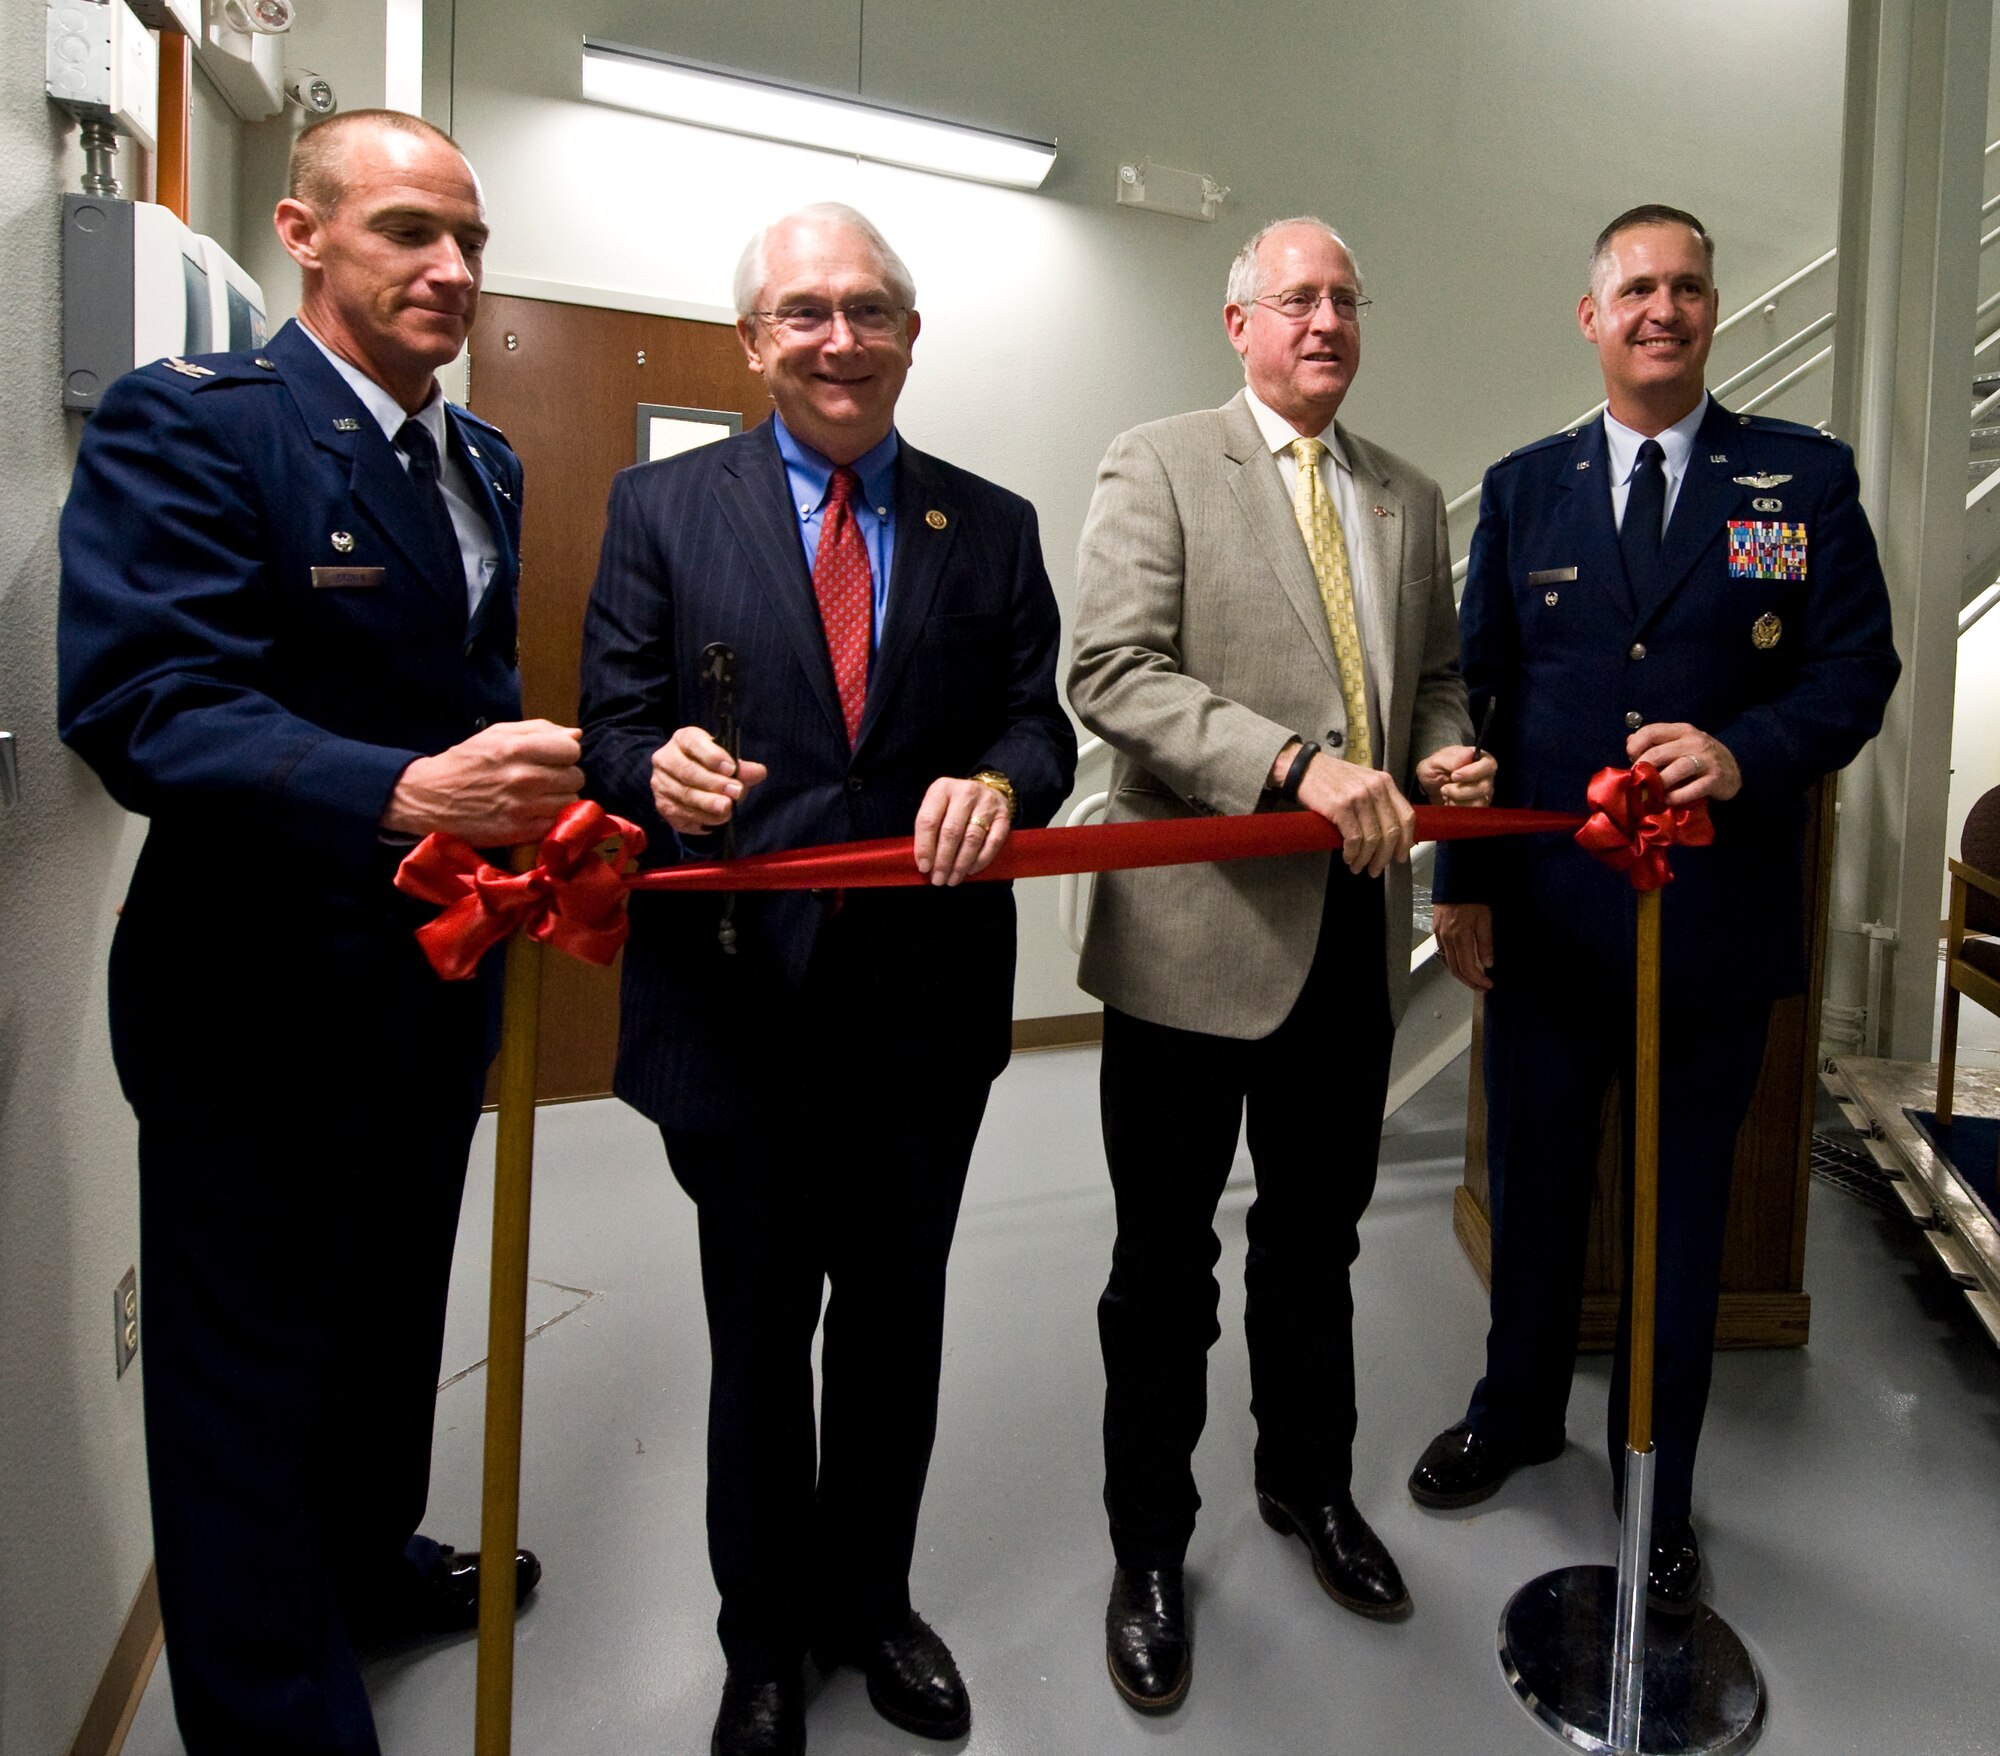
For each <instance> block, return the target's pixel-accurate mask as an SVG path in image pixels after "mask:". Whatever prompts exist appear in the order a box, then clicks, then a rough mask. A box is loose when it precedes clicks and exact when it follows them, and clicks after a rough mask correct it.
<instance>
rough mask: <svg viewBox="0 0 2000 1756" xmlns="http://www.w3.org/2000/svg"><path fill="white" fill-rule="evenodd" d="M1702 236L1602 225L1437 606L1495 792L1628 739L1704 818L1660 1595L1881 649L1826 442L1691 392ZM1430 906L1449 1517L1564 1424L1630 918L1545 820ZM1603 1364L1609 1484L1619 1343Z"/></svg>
mask: <svg viewBox="0 0 2000 1756" xmlns="http://www.w3.org/2000/svg"><path fill="white" fill-rule="evenodd" d="M1713 257H1714V246H1713V244H1712V242H1711V241H1710V239H1709V238H1708V236H1707V234H1706V233H1705V232H1704V231H1703V230H1702V227H1701V224H1700V222H1699V221H1698V220H1695V219H1694V218H1693V217H1692V216H1691V215H1688V214H1685V213H1682V212H1680V211H1679V210H1677V209H1673V208H1663V207H1643V208H1635V209H1633V210H1632V211H1631V212H1629V213H1626V214H1623V215H1621V216H1620V217H1619V218H1618V219H1616V220H1614V221H1613V222H1612V223H1611V224H1610V225H1609V226H1608V227H1606V229H1605V231H1604V233H1603V234H1602V235H1601V236H1600V237H1599V239H1598V241H1597V246H1596V249H1595V252H1594V253H1593V255H1592V258H1591V277H1590V291H1589V292H1588V293H1587V294H1586V295H1585V296H1584V297H1583V299H1582V300H1581V302H1580V303H1579V305H1578V320H1579V322H1580V323H1581V325H1582V329H1583V333H1584V335H1585V336H1586V338H1588V339H1589V340H1590V341H1591V342H1592V343H1593V344H1594V345H1595V346H1596V348H1597V353H1598V359H1599V362H1600V364H1601V366H1602V369H1603V374H1604V386H1605V392H1606V395H1607V397H1608V399H1609V401H1608V413H1607V414H1606V416H1605V418H1604V419H1603V420H1601V421H1598V420H1593V421H1591V422H1589V423H1587V424H1586V425H1584V426H1583V427H1580V428H1578V429H1576V430H1574V431H1572V432H1568V433H1562V434H1557V435H1555V436H1554V437H1552V438H1548V439H1544V440H1542V441H1540V442H1538V443H1537V444H1534V445H1530V446H1526V447H1524V448H1523V449H1521V450H1520V451H1517V452H1514V453H1513V454H1511V455H1510V456H1508V457H1507V458H1505V459H1503V460H1502V461H1501V462H1500V463H1498V464H1496V465H1494V466H1493V468H1492V469H1491V470H1489V471H1488V472H1487V476H1486V483H1485V488H1484V493H1483V497H1482V500H1481V505H1480V514H1479V527H1478V530H1477V532H1476V534H1475V535H1474V537H1473V540H1472V551H1471V560H1470V567H1469V571H1468V573H1467V576H1466V587H1465V597H1464V601H1463V604H1462V606H1461V620H1462V625H1463V632H1464V657H1465V674H1466V684H1467V687H1468V689H1469V690H1470V692H1471V696H1472V701H1473V710H1474V713H1475V715H1477V714H1478V713H1479V712H1480V711H1481V710H1482V704H1483V703H1484V702H1486V701H1489V700H1490V701H1493V702H1494V703H1496V704H1497V705H1496V708H1495V712H1494V717H1493V729H1492V747H1493V751H1494V754H1495V755H1496V756H1497V757H1498V758H1499V763H1500V779H1499V788H1498V794H1497V797H1496V801H1495V802H1496V803H1497V804H1500V805H1512V806H1532V807H1539V808H1545V809H1555V810H1571V811H1573V810H1576V809H1578V808H1579V807H1581V805H1582V803H1583V799H1584V791H1585V788H1586V786H1587V784H1588V782H1589V780H1590V777H1591V775H1592V774H1593V773H1594V772H1595V771H1596V770H1598V769H1599V768H1603V767H1623V766H1625V765H1627V764H1629V763H1631V762H1635V761H1638V760H1641V759H1643V760H1645V761H1646V762H1649V763H1651V764H1653V765H1654V766H1655V767H1657V768H1658V769H1659V770H1660V772H1661V775H1662V777H1663V779H1664V781H1665V783H1666V786H1667V788H1668V789H1669V791H1668V797H1669V799H1670V800H1671V801H1672V802H1673V803H1675V804H1687V803H1691V802H1693V801H1694V800H1697V799H1705V800H1707V801H1708V804H1709V807H1710V810H1711V811H1712V813H1713V817H1714V822H1715V842H1714V845H1713V846H1711V847H1707V848H1676V849H1675V850H1674V855H1673V868H1674V881H1673V882H1672V883H1671V884H1670V885H1669V886H1668V887H1667V889H1666V891H1665V892H1664V896H1663V929H1664V937H1665V942H1664V953H1663V964H1664V972H1665V974H1664V1019H1663V1026H1662V1041H1663V1046H1662V1063H1661V1072H1660V1078H1661V1089H1662V1109H1661V1134H1660V1222H1659V1303H1658V1329H1657V1367H1656V1380H1655V1383H1656V1400H1655V1405H1654V1406H1655V1413H1654V1421H1653V1427H1654V1439H1655V1446H1656V1450H1657V1455H1658V1462H1657V1465H1656V1477H1655V1481H1656V1488H1655V1500H1654V1525H1653V1553H1652V1557H1651V1561H1652V1567H1651V1573H1652V1577H1651V1592H1650V1595H1651V1598H1652V1601H1653V1603H1654V1604H1655V1606H1656V1607H1657V1608H1660V1609H1663V1610H1667V1611H1669V1612H1671V1611H1676V1610H1682V1611H1684V1610H1687V1609H1691V1608H1692V1606H1693V1604H1694V1602H1695V1598H1696V1594H1697V1592H1698V1590H1699V1586H1700V1580H1701V1559H1700V1550H1699V1547H1698V1545H1697V1543H1696V1540H1695V1534H1694V1529H1693V1526H1692V1524H1691V1523H1690V1522H1689V1509H1690V1503H1691V1495H1692V1489H1693V1478H1694V1457H1695V1444H1696V1440H1697V1438H1698V1437H1699V1434H1700V1431H1701V1421H1702V1411H1703V1408H1704V1406H1705V1404H1706V1401H1707V1396H1708V1382H1709V1363H1710V1356H1711V1352H1712V1348H1713V1342H1714V1335H1715V1312H1716V1304H1717V1297H1718V1287H1719V1281H1720V1275H1721V1265H1722V1246H1723V1231H1724V1226H1725V1222H1726V1220H1727V1217H1728V1209H1729V1187H1730V1168H1731V1159H1732V1156H1733V1152H1734V1144H1735V1139H1736V1133H1737V1129H1738V1127H1739V1126H1740V1124H1741V1122H1742V1120H1743V1117H1744V1114H1745V1112H1746V1111H1747V1109H1748V1107H1749V1103H1750V1098H1751V1095H1752V1092H1753V1090H1754V1088H1755V1086H1756V1083H1757V1075H1758V1070H1759V1067H1760V1065H1761V1062H1762V1058H1763V1049H1764V1036H1765V1027H1766V1024H1767V1021H1768V1018H1769V1013H1770V1006H1771V1002H1772V1000H1773V999H1775V998H1777V997H1778V996H1780V995H1784V994H1791V993H1796V992H1798V990H1799V989H1800V987H1801V986H1802V985H1803V982H1804V976H1805V922H1804V921H1803V919H1802V907H1801V892H1802V880H1801V858H1802V853H1803V846H1802V832H1803V828H1804V824H1805V820H1806V810H1807V795H1808V791H1809V789H1810V788H1811V787H1812V786H1813V784H1814V783H1815V782H1816V781H1818V780H1819V779H1820V777H1821V776H1823V775H1825V774H1828V773H1830V772H1831V771H1833V770H1835V769H1838V768H1841V767H1843V766H1845V765H1846V764H1847V763H1848V762H1850V761H1851V760H1852V759H1853V758H1854V756H1855V754H1856V752H1857V751H1859V750H1860V748H1861V746H1862V745H1863V744H1864V743H1866V742H1867V740H1868V739H1869V738H1871V737H1873V736H1874V734H1875V732H1876V730H1877V729H1878V727H1879V726H1880V724H1881V720H1882V709H1883V705H1884V703H1885V702H1886V701H1887V700H1888V697H1889V692H1890V690H1891V689H1892V688H1893V687H1894V685H1895V681H1896V676H1897V672H1898V669H1899V666H1898V661H1897V658H1896V654H1895V650H1894V648H1893V647H1892V645H1891V644H1890V622H1889V599H1888V593H1887V590H1886V588H1885V587H1884V584H1883V580H1882V570H1881V566H1880V564H1879V563H1878V561H1877V559H1876V553H1875V541H1874V538H1873V536H1872V535H1871V533H1870V531H1869V528H1868V521H1867V518H1866V516H1865V515H1864V514H1863V512H1862V510H1861V504H1860V500H1859V497H1858V487H1857V483H1856V480H1855V473H1854V461H1853V458H1852V455H1851V454H1850V453H1849V451H1848V449H1847V447H1846V446H1844V445H1842V444H1840V443H1838V442H1837V441H1835V440H1833V439H1830V438H1828V437H1827V436H1825V435H1823V434H1821V433H1818V432H1815V431H1814V430H1812V429H1810V428H1807V427H1800V426H1794V425H1792V424H1791V423H1789V422H1784V421H1774V420H1766V419H1763V418H1760V417H1755V416H1749V415H1736V414H1731V413H1730V412H1729V411H1728V410H1727V409H1725V408H1723V407H1722V406H1721V404H1719V403H1717V402H1715V401H1714V400H1713V399H1712V398H1710V397H1709V396H1708V395H1707V394H1706V392H1705V391H1704V389H1703V367H1704V364H1705V362H1706V360H1707V358H1708V350H1709V344H1710V342H1711V340H1712V339H1713V337H1714V333H1715V320H1716V293H1715V284H1714V280H1713ZM1435 894H1436V897H1437V902H1438V908H1437V930H1438V937H1439V940H1440V943H1441V945H1442V947H1443V950H1444V954H1445V957H1446V959H1447V961H1448V963H1449V964H1450V967H1451V969H1452V971H1453V973H1454V974H1456V975H1457V976H1458V977H1459V978H1460V979H1461V980H1463V981H1465V982H1467V983H1468V984H1469V985H1470V986H1472V987H1474V988H1476V989H1483V990H1486V1066H1485V1075H1486V1101H1487V1172H1488V1178H1489V1183H1490V1189H1491V1196H1492V1215H1493V1291H1492V1329H1491V1332H1490V1334H1489V1335H1488V1338H1487V1356H1486V1375H1485V1377H1484V1378H1483V1379H1482V1380H1481V1382H1480V1384H1479V1386H1478V1388H1477V1389H1476V1390H1475V1391H1474V1392H1473V1395H1472V1401H1471V1406H1470V1407H1469V1409H1468V1410H1467V1412H1466V1417H1465V1420H1464V1421H1463V1422H1462V1423H1460V1424H1459V1425H1457V1426H1455V1427H1452V1428H1451V1429H1449V1430H1448V1431H1447V1432H1445V1433H1442V1434H1440V1435H1439V1436H1438V1438H1437V1439H1436V1440H1434V1441H1433V1442H1432V1444H1431V1445H1430V1447H1429V1449H1428V1450H1426V1451H1425V1453H1424V1454H1423V1457H1422V1459H1421V1460H1420V1462H1419V1463H1418V1465H1417V1467H1416V1470H1415V1473H1414V1474H1413V1475H1412V1476H1411V1478H1410V1491H1411V1493H1412V1495H1413V1496H1414V1497H1415V1498H1416V1499H1417V1500H1418V1501H1419V1502H1420V1503H1421V1504H1423V1505H1427V1506H1441V1507H1450V1506H1465V1505H1470V1504H1472V1503H1474V1502H1475V1501H1478V1500H1482V1499H1484V1498H1485V1497H1486V1496H1487V1495H1489V1494H1491V1493H1492V1492H1493V1491H1494V1490H1495V1489H1496V1488H1497V1487H1498V1486H1499V1485H1500V1483H1501V1482H1502V1481H1503V1480H1504V1479H1505V1478H1506V1476H1507V1474H1508V1473H1509V1472H1510V1471H1511V1470H1512V1469H1514V1468H1515V1467H1516V1466H1518V1465H1520V1464H1524V1463H1535V1462H1540V1461H1543V1460H1545V1459H1547V1458H1550V1457H1553V1456H1554V1455H1555V1454H1556V1453H1557V1452H1558V1451H1559V1450H1561V1448H1562V1445H1563V1420H1564V1411H1565V1408H1566V1406H1567V1403H1568V1400H1569V1386H1570V1371H1571V1365H1572V1362H1573V1359H1574V1355H1575V1351H1576V1338H1577V1321H1578V1310H1579V1304H1580V1298H1581V1289H1582V1278H1583V1265H1584V1254H1585V1237H1586V1225H1587V1219H1588V1214H1589V1208H1590V1199H1591V1191H1592V1186H1593V1183H1594V1180H1595V1177H1594V1173H1595V1165H1596V1158H1597V1140H1598V1126H1599V1117H1600V1113H1601V1104H1602V1099H1603V1093H1604V1090H1605V1088H1606V1086H1607V1085H1608V1084H1609V1083H1610V1081H1611V1080H1612V1079H1613V1078H1614V1077H1616V1076H1617V1075H1618V1074H1620V1073H1621V1072H1622V1071H1624V1070H1625V1069H1626V1068H1627V1067H1628V1066H1629V1063H1630V1058H1631V1052H1632V1050H1631V1042H1632V1031H1631V1021H1632V999H1631V992H1632V969H1633V951H1634V937H1635V926H1634V923H1635V918H1636V916H1635V908H1634V904H1633V899H1632V891H1631V888H1630V885H1629V883H1628V881H1627V880H1626V878H1625V877H1624V876H1623V875H1621V874H1619V873H1616V872H1612V871H1610V870H1609V869H1607V868H1605V867H1604V866H1601V865H1600V864H1598V862H1597V861H1596V860H1594V859H1593V858H1592V857H1591V856H1590V855H1589V854H1587V853H1585V852H1584V851H1583V850H1582V849H1580V848H1578V847H1576V846H1575V845H1574V844H1573V843H1572V842H1571V840H1570V839H1569V838H1568V837H1567V836H1556V837H1537V838H1533V839H1531V840H1519V841H1507V842H1494V843H1490V844H1487V845H1485V846H1483V847H1479V848H1476V849H1475V848H1473V847H1472V846H1471V844H1458V845H1455V846H1454V845H1447V846H1444V847H1441V848H1440V849H1439V859H1438V867H1437V883H1436V893H1435ZM1630 1126H1631V1125H1630V1121H1629V1115H1628V1120H1627V1124H1626V1129H1627V1143H1628V1158H1629V1140H1630ZM1617 1361H1618V1364H1617V1370H1616V1372H1615V1374H1614V1377H1613V1382H1612V1395H1611V1412H1610V1428H1609V1442H1610V1449H1611V1459H1612V1468H1613V1471H1614V1479H1615V1476H1616V1472H1618V1470H1619V1468H1620V1465H1621V1464H1622V1462H1623V1458H1624V1434H1625V1398H1626V1382H1625V1366H1626V1353H1625V1348H1624V1343H1623V1342H1622V1341H1621V1342H1620V1344H1619V1352H1618V1355H1617Z"/></svg>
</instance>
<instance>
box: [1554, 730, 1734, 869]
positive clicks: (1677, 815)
mask: <svg viewBox="0 0 2000 1756" xmlns="http://www.w3.org/2000/svg"><path fill="white" fill-rule="evenodd" d="M1586 796H1587V797H1588V798H1589V800H1590V803H1591V807H1592V809H1591V816H1590V820H1589V821H1588V822H1587V823H1585V824H1584V826H1583V827H1582V828H1581V829H1579V830H1578V831H1577V832H1576V842H1577V846H1578V847H1581V848H1586V849H1588V850H1589V851H1590V852H1591V853H1592V854H1594V855H1596V856H1597V858H1598V859H1600V860H1602V861H1603V862H1604V863H1605V865H1607V866H1609V867H1610V868H1611V869H1612V871H1614V872H1623V873H1625V874H1626V876H1627V877H1629V878H1630V879H1631V880H1632V888H1633V889H1634V890H1658V889H1659V888H1660V887H1661V886H1662V885H1663V884H1671V883H1672V882H1673V877H1674V873H1673V868H1672V866H1670V865H1669V864H1668V863H1667V849H1668V848H1670V847H1676V846H1680V847H1696V848H1701V847H1707V846H1708V844H1709V843H1710V842H1712V841H1713V840H1715V825H1714V824H1713V823H1711V822H1710V821H1709V817H1708V801H1707V800H1706V799H1697V800H1695V802H1694V803H1693V804H1692V805H1669V804H1668V803H1667V785H1666V782H1665V781H1663V780H1661V779H1660V771H1659V770H1658V769H1657V768H1655V767H1654V766H1653V765H1652V764H1651V763H1650V762H1635V763H1633V764H1632V766H1631V767H1630V768H1600V769H1599V770H1598V771H1597V772H1596V773H1595V774H1594V775H1592V776H1591V777H1590V787H1589V789H1588V792H1587V795H1586Z"/></svg>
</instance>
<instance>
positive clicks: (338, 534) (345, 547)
mask: <svg viewBox="0 0 2000 1756" xmlns="http://www.w3.org/2000/svg"><path fill="white" fill-rule="evenodd" d="M333 546H334V547H335V548H336V549H338V550H339V551H340V552H341V553H342V554H343V555H345V554H347V553H348V552H349V551H351V550H352V549H353V547H354V538H353V537H352V536H350V535H349V534H348V533H347V532H346V531H344V530H337V531H335V532H334V533H333Z"/></svg>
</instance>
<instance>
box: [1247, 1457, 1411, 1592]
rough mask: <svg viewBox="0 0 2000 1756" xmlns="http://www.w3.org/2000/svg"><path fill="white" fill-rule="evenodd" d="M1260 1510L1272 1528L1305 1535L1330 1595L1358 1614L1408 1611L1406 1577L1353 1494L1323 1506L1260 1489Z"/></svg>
mask: <svg viewBox="0 0 2000 1756" xmlns="http://www.w3.org/2000/svg"><path fill="white" fill-rule="evenodd" d="M1257 1510H1258V1511H1259V1512H1261V1513H1262V1514H1263V1515H1264V1522H1265V1523H1266V1524H1268V1525H1269V1526H1270V1527H1271V1528H1272V1529H1273V1530H1276V1531H1283V1532H1284V1533H1285V1534H1287V1535H1288V1536H1301V1537H1304V1538H1305V1544H1306V1547H1307V1548H1308V1549H1310V1550H1311V1551H1312V1562H1313V1572H1314V1573H1315V1574H1316V1575H1317V1576H1318V1578H1319V1582H1320V1584H1321V1585H1322V1586H1323V1587H1324V1588H1325V1590H1326V1595H1327V1596H1328V1597H1330V1598H1332V1599H1333V1601H1334V1602H1335V1603H1337V1604H1344V1605H1345V1606H1346V1607H1347V1608H1348V1609H1350V1610H1352V1611H1354V1613H1355V1614H1356V1615H1360V1616H1373V1617H1375V1618H1376V1619H1377V1620H1378V1621H1384V1622H1389V1621H1395V1620H1397V1619H1398V1618H1400V1617H1403V1616H1407V1615H1408V1614H1409V1613H1410V1594H1409V1592H1408V1591H1407V1590H1406V1589H1405V1588H1404V1585H1403V1576H1402V1574H1400V1573H1399V1572H1397V1571H1396V1563H1395V1561H1394V1560H1393V1559H1392V1558H1391V1557H1390V1554H1389V1551H1388V1550H1387V1549H1386V1548H1384V1547H1383V1546H1382V1539H1381V1538H1380V1537H1378V1536H1377V1535H1376V1534H1375V1533H1374V1531H1372V1530H1370V1529H1369V1528H1368V1520H1367V1519H1365V1518H1363V1517H1362V1516H1361V1514H1360V1512H1359V1511H1358V1510H1357V1509H1356V1507H1355V1504H1354V1499H1353V1496H1352V1495H1349V1494H1339V1495H1336V1496H1335V1497H1334V1498H1333V1499H1332V1500H1330V1501H1328V1502H1327V1503H1326V1504H1325V1505H1323V1506H1291V1505H1287V1504H1286V1503H1285V1502H1284V1501H1283V1500H1279V1499H1276V1498H1274V1497H1273V1496H1272V1495H1270V1494H1267V1493H1265V1491H1264V1490H1263V1489H1262V1488H1259V1489H1258V1490H1257Z"/></svg>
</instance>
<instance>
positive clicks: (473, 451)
mask: <svg viewBox="0 0 2000 1756" xmlns="http://www.w3.org/2000/svg"><path fill="white" fill-rule="evenodd" d="M465 455H466V456H467V457H477V456H478V455H479V447H478V446H477V445H468V446H467V447H466V448H465Z"/></svg>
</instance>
